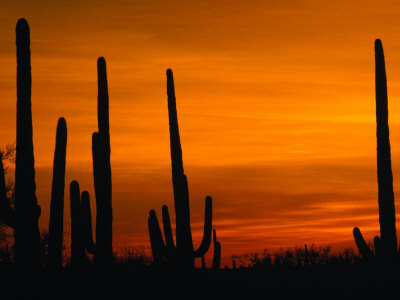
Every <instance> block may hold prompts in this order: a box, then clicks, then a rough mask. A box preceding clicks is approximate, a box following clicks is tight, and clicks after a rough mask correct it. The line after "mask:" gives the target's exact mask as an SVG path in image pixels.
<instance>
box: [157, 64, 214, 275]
mask: <svg viewBox="0 0 400 300" xmlns="http://www.w3.org/2000/svg"><path fill="white" fill-rule="evenodd" d="M167 94H168V114H169V132H170V147H171V165H172V184H173V190H174V204H175V216H176V248H175V246H174V241H173V237H172V231H171V224H170V218H169V213H168V208H167V207H166V206H164V207H163V223H164V232H165V242H166V243H165V244H164V241H163V239H162V236H161V239H160V236H159V235H158V232H161V231H159V230H155V229H154V228H155V227H156V226H158V220H157V217H156V215H155V212H154V210H152V211H150V217H149V233H150V241H151V243H152V248H157V249H158V250H157V251H156V253H157V255H158V253H164V255H165V256H167V259H169V260H171V258H173V259H176V261H177V264H178V266H179V267H181V268H183V269H190V268H193V267H194V259H195V258H196V257H201V256H203V255H204V254H205V253H206V252H207V251H208V248H209V247H210V243H211V231H212V199H211V197H210V196H207V197H206V209H205V220H204V234H203V240H202V242H201V244H200V246H199V248H198V249H197V250H196V251H195V250H194V247H193V240H192V231H191V227H190V208H189V190H188V183H187V178H186V175H185V173H184V170H183V161H182V148H181V141H180V136H179V127H178V116H177V111H176V99H175V88H174V78H173V74H172V70H170V69H168V70H167ZM152 233H157V235H155V236H152ZM154 241H156V244H153V242H154ZM161 244H162V245H163V246H162V247H161V248H160V246H158V245H161ZM153 254H154V252H153Z"/></svg>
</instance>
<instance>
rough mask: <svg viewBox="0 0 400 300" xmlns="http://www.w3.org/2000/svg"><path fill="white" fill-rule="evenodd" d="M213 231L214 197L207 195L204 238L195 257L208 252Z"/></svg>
mask: <svg viewBox="0 0 400 300" xmlns="http://www.w3.org/2000/svg"><path fill="white" fill-rule="evenodd" d="M211 233H212V198H211V196H207V197H206V208H205V216H204V232H203V240H202V242H201V244H200V246H199V248H198V249H197V250H196V251H195V252H194V257H202V256H203V255H204V254H206V252H207V251H208V248H210V244H211Z"/></svg>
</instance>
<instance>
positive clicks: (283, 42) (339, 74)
mask: <svg viewBox="0 0 400 300" xmlns="http://www.w3.org/2000/svg"><path fill="white" fill-rule="evenodd" d="M399 15H400V3H399V2H398V1H379V4H378V1H366V0H364V1H319V0H312V1H311V0H310V1H301V0H296V1H294V0H287V1H278V0H274V1H270V0H264V1H246V2H244V1H236V0H230V1H228V0H226V1H218V0H217V1H215V0H214V1H208V0H201V1H175V0H170V1H164V0H157V1H146V0H142V1H136V0H130V1H129V0H125V1H120V0H114V1H104V0H95V1H94V0H93V1H92V0H79V1H78V0H68V1H67V0H62V1H51V0H47V1H44V0H38V1H32V0H24V1H11V0H2V2H1V8H0V66H1V68H0V71H1V73H0V99H1V100H0V120H1V128H2V130H1V131H0V146H2V147H4V146H5V145H6V144H8V143H12V142H13V141H14V140H15V135H16V132H15V124H16V46H15V25H16V22H17V20H18V18H21V17H23V18H26V19H27V21H28V22H29V25H30V29H31V53H32V114H33V135H34V137H33V138H34V151H35V162H36V163H35V167H36V182H37V196H38V201H39V204H40V205H41V207H42V216H41V218H40V227H41V230H42V231H47V230H48V221H49V209H50V190H51V180H52V164H53V155H54V147H55V133H56V125H57V119H58V118H59V117H61V116H63V117H65V119H66V121H67V127H68V146H67V169H66V189H65V227H64V232H65V239H66V243H68V239H69V233H70V217H69V215H70V212H69V183H70V182H71V180H73V179H76V180H78V181H79V183H80V185H81V190H85V189H86V190H88V191H89V193H90V195H91V200H92V209H93V215H94V216H95V204H94V200H95V199H94V188H93V177H92V157H91V134H92V132H94V131H96V130H97V71H96V60H97V58H98V57H99V56H104V57H105V59H106V61H107V71H108V82H109V95H110V134H111V151H112V153H111V167H112V176H113V177H112V179H113V210H114V225H113V226H114V246H115V248H116V249H119V248H121V247H125V246H132V247H144V248H146V249H149V247H150V243H149V238H148V232H147V217H148V212H149V210H150V209H152V208H154V209H156V211H157V214H158V215H159V216H161V206H162V205H163V204H167V205H168V206H169V207H170V210H171V212H172V211H173V194H172V179H171V163H170V152H169V151H170V150H169V129H168V111H167V95H166V75H165V71H166V69H167V68H172V70H173V71H174V76H175V88H176V97H177V110H178V119H179V126H180V133H181V142H182V148H183V161H184V167H185V173H186V175H187V177H188V182H189V192H190V205H191V218H192V232H193V236H194V244H195V247H197V246H198V245H199V243H200V241H201V235H202V227H203V218H204V198H205V196H206V195H211V196H212V197H213V210H214V211H213V213H214V215H213V226H214V228H215V229H216V231H217V234H218V237H219V240H220V242H221V244H222V255H223V257H224V261H225V262H226V263H228V262H229V257H230V256H231V255H232V254H243V253H249V252H261V251H262V250H263V249H264V248H267V249H269V250H271V251H275V250H277V249H279V248H280V247H294V246H303V245H304V243H307V244H315V245H317V246H322V245H328V244H329V245H332V246H333V247H335V248H337V249H342V248H344V247H355V243H354V242H353V237H352V229H353V227H354V226H358V227H360V229H361V231H362V232H363V233H364V236H365V238H366V239H367V240H372V238H373V236H374V235H376V234H378V232H379V223H378V202H377V194H378V190H377V180H376V135H375V87H374V40H375V39H376V38H380V39H381V40H382V43H383V47H384V51H385V57H386V70H387V77H388V94H389V125H390V138H391V146H392V164H393V176H394V189H395V197H396V205H397V208H399V207H400V203H399V202H398V199H399V198H400V18H399ZM10 173H12V172H10ZM9 175H12V174H9ZM398 213H399V211H398ZM172 218H173V219H174V216H173V217H172ZM173 223H175V222H173ZM211 257H212V247H211V248H210V251H209V253H208V255H207V258H208V259H210V258H211Z"/></svg>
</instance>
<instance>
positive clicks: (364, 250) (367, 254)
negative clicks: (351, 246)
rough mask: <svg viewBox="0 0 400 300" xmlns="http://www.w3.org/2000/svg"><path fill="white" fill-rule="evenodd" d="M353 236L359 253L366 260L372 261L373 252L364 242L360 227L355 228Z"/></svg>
mask: <svg viewBox="0 0 400 300" xmlns="http://www.w3.org/2000/svg"><path fill="white" fill-rule="evenodd" d="M353 236H354V240H355V242H356V245H357V248H358V251H359V252H360V254H361V255H362V257H364V259H371V258H372V257H373V255H374V254H373V252H372V250H371V249H370V248H369V247H368V245H367V243H366V242H365V240H364V237H363V236H362V234H361V231H360V229H358V227H354V229H353Z"/></svg>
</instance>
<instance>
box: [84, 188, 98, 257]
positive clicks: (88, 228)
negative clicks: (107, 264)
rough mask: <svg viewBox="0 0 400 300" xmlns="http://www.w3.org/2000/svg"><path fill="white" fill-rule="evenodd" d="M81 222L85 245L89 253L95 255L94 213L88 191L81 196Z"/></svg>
mask: <svg viewBox="0 0 400 300" xmlns="http://www.w3.org/2000/svg"><path fill="white" fill-rule="evenodd" d="M81 218H82V219H81V222H82V237H83V245H84V247H85V249H86V250H87V252H88V253H90V254H94V253H95V244H94V241H93V229H92V211H91V209H90V197H89V193H88V191H83V192H82V195H81Z"/></svg>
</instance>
